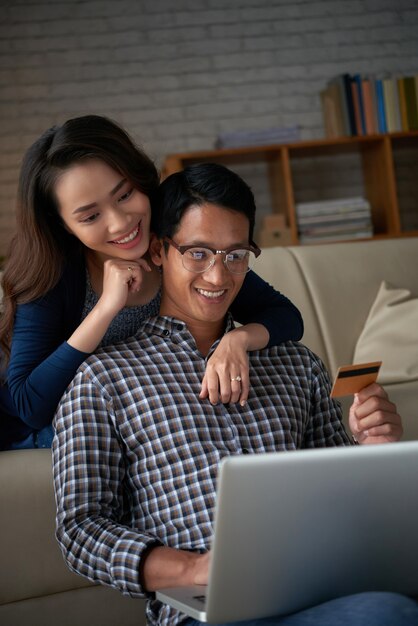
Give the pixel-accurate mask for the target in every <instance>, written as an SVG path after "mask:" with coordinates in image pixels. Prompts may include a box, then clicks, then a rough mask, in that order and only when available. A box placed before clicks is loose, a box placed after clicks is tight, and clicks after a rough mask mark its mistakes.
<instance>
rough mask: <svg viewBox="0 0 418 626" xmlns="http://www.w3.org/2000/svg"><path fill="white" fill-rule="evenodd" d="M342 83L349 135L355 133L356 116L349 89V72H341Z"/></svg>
mask: <svg viewBox="0 0 418 626" xmlns="http://www.w3.org/2000/svg"><path fill="white" fill-rule="evenodd" d="M342 83H343V85H344V93H345V101H346V104H347V112H348V120H349V128H350V135H352V136H354V135H355V134H356V118H355V116H354V103H353V94H352V91H351V76H350V74H347V73H345V74H342Z"/></svg>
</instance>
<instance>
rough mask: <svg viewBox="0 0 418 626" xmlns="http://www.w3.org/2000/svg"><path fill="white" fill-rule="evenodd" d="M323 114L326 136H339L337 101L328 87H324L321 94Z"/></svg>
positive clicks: (331, 137)
mask: <svg viewBox="0 0 418 626" xmlns="http://www.w3.org/2000/svg"><path fill="white" fill-rule="evenodd" d="M319 96H320V99H321V108H322V116H323V120H324V130H325V136H326V137H329V138H330V139H333V138H334V137H339V134H338V120H337V112H336V110H335V101H334V100H333V98H332V97H331V94H330V92H329V90H328V89H323V90H322V91H321V92H320V94H319Z"/></svg>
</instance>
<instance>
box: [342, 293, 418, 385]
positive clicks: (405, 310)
mask: <svg viewBox="0 0 418 626" xmlns="http://www.w3.org/2000/svg"><path fill="white" fill-rule="evenodd" d="M417 326H418V298H413V297H412V296H411V292H410V291H409V290H408V289H402V288H395V287H392V286H391V285H389V284H388V283H387V282H386V281H383V282H382V284H381V285H380V288H379V291H378V293H377V296H376V299H375V301H374V302H373V304H372V306H371V309H370V312H369V315H368V317H367V319H366V322H365V324H364V328H363V330H362V332H361V334H360V337H359V338H358V341H357V344H356V347H355V350H354V363H362V362H366V361H378V360H381V361H383V363H382V367H381V370H380V374H379V383H381V384H383V385H384V384H387V383H389V384H391V383H399V382H404V381H408V380H418V335H417Z"/></svg>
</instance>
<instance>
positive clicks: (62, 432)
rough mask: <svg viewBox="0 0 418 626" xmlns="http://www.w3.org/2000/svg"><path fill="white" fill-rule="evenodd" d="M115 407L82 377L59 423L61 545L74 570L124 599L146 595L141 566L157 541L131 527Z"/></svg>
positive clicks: (64, 401) (65, 398)
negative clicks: (142, 583) (145, 553)
mask: <svg viewBox="0 0 418 626" xmlns="http://www.w3.org/2000/svg"><path fill="white" fill-rule="evenodd" d="M112 406H113V405H112V400H111V398H110V397H108V396H106V394H105V393H104V391H103V389H102V388H101V386H99V385H97V384H95V383H94V381H92V380H91V379H90V378H89V376H87V375H86V374H85V373H84V374H83V373H82V372H81V371H80V372H79V373H78V374H77V375H76V377H75V379H74V381H73V382H72V384H71V385H70V387H69V388H68V390H67V392H66V393H65V395H64V396H63V398H62V401H61V403H60V406H59V408H58V411H57V413H56V417H55V430H56V435H55V438H54V442H53V446H52V448H53V471H54V483H55V492H56V501H57V533H56V534H57V539H58V542H59V544H60V547H61V550H62V552H63V555H64V558H65V560H66V561H67V564H68V566H69V567H70V569H72V570H73V571H75V572H76V573H78V574H81V575H82V576H85V577H86V578H88V579H89V580H91V581H93V582H99V583H102V584H105V585H109V586H111V587H114V588H116V589H118V590H119V591H121V592H122V593H123V594H125V595H131V596H133V597H143V596H145V595H146V594H145V591H144V590H143V588H142V587H141V582H140V576H139V571H140V562H141V557H142V555H143V554H144V552H145V551H146V550H148V549H149V548H150V547H152V546H154V545H160V542H158V541H157V540H156V538H155V537H153V536H151V535H148V534H145V533H142V532H141V531H137V530H135V529H132V528H130V527H129V524H130V514H129V510H130V509H129V504H130V498H129V493H127V490H126V486H125V485H126V482H125V473H126V472H125V462H124V456H123V451H122V449H121V447H120V445H119V440H118V437H117V434H116V431H115V429H114V427H113V408H112Z"/></svg>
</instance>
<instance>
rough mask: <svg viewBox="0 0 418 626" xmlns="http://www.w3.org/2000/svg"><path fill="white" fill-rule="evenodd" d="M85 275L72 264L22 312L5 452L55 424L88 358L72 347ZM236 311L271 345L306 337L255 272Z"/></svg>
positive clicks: (7, 400)
mask: <svg viewBox="0 0 418 626" xmlns="http://www.w3.org/2000/svg"><path fill="white" fill-rule="evenodd" d="M85 272H86V268H85V262H84V258H73V259H72V260H71V263H69V264H68V266H67V267H66V269H65V270H64V272H63V275H62V278H61V280H60V281H59V282H58V284H57V285H56V286H55V287H54V288H53V289H52V290H51V291H49V292H48V293H47V294H46V295H45V296H43V297H41V298H39V299H37V300H35V301H33V302H29V303H27V304H21V305H19V306H18V307H17V311H16V317H15V323H14V328H13V340H12V347H11V358H10V362H9V367H8V371H7V381H8V388H7V387H6V386H4V387H2V388H1V389H0V415H1V417H0V419H1V421H0V449H7V448H8V447H10V444H11V443H12V442H16V441H20V440H22V439H24V438H25V437H27V436H28V435H29V434H30V433H31V432H33V431H34V430H39V429H41V428H43V427H44V426H46V425H48V424H50V423H51V421H52V418H53V416H54V413H55V409H56V407H57V405H58V402H59V400H60V398H61V396H62V395H63V393H64V391H65V389H66V387H67V385H68V384H69V383H70V382H71V380H72V379H73V377H74V375H75V372H76V370H77V368H78V367H79V365H81V363H82V362H83V361H84V360H85V359H86V358H87V356H88V353H86V352H80V351H79V350H76V349H75V348H72V347H71V346H70V345H68V343H67V339H68V337H70V335H71V334H72V333H73V332H74V330H75V329H76V328H77V326H78V325H79V324H80V321H81V314H82V310H83V305H84V299H85V291H86V284H85V280H84V277H85V275H86V274H85ZM231 311H232V313H233V315H234V318H235V319H236V320H237V321H238V322H240V323H241V324H247V323H249V322H258V323H260V324H263V325H264V326H265V327H266V328H267V330H268V331H269V333H270V343H269V345H277V344H279V343H281V342H282V341H287V340H289V339H292V340H295V341H297V340H299V339H300V338H301V337H302V334H303V321H302V317H301V315H300V313H299V311H298V309H297V308H296V307H295V306H294V305H293V304H292V303H291V302H290V300H288V299H287V298H286V297H285V296H283V295H282V294H280V293H279V292H277V291H275V290H274V289H273V288H272V287H271V286H270V285H269V284H268V283H266V282H265V281H264V280H262V279H261V278H260V277H259V276H257V275H256V274H254V272H249V273H248V274H247V275H246V277H245V280H244V284H243V286H242V288H241V291H240V292H239V294H238V296H237V298H236V299H235V302H234V304H233V306H232V308H231ZM17 416H19V417H17Z"/></svg>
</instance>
